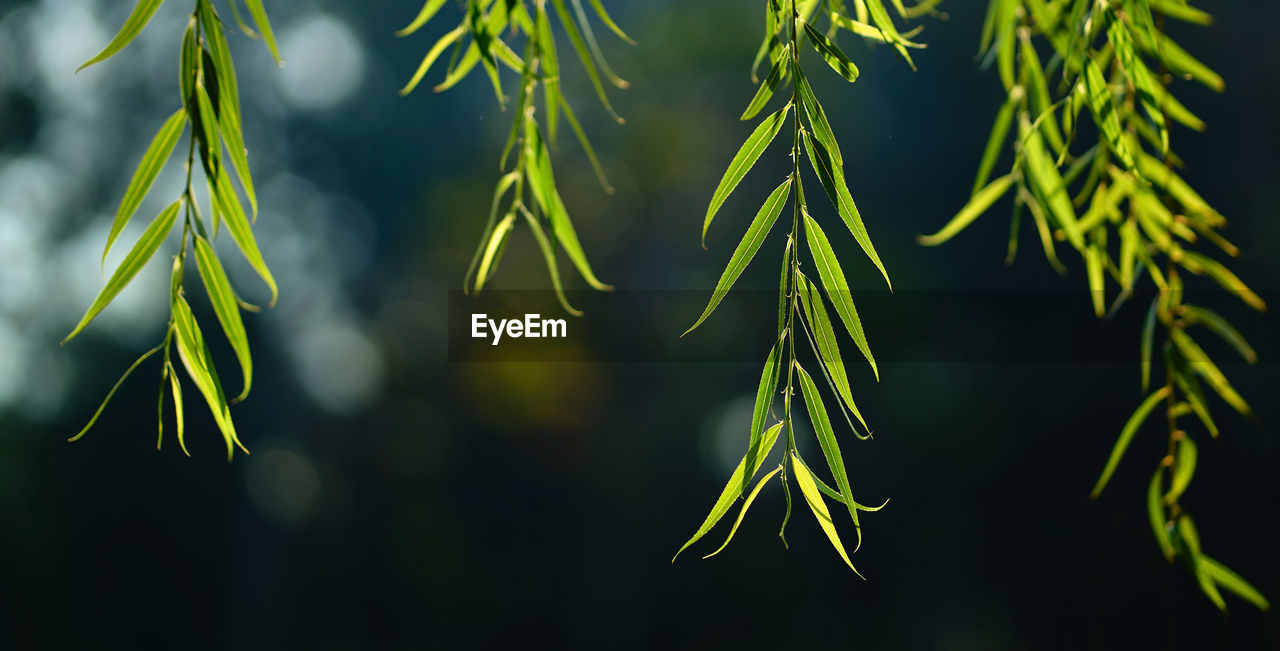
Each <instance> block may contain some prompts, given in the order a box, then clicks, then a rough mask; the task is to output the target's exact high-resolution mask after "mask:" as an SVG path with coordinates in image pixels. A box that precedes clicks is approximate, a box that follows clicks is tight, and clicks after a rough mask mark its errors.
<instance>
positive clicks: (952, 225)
mask: <svg viewBox="0 0 1280 651" xmlns="http://www.w3.org/2000/svg"><path fill="white" fill-rule="evenodd" d="M1011 187H1013V175H1012V174H1005V175H1004V176H1002V177H1000V178H998V179H996V180H994V181H992V182H991V184H990V185H988V186H986V187H984V188H982V189H981V190H979V191H978V192H977V193H975V194H974V195H973V198H972V199H970V200H969V203H967V204H965V206H964V207H963V208H961V209H960V212H958V213H956V216H955V217H952V218H951V221H949V222H947V224H946V225H945V226H943V227H942V229H941V230H939V231H938V232H937V233H934V234H933V235H921V236H919V237H917V238H916V241H917V242H919V243H920V244H923V245H924V246H937V245H939V244H942V243H943V242H946V241H947V240H949V239H951V238H952V237H955V235H956V234H957V233H959V232H960V231H962V230H964V229H965V228H966V227H968V226H969V224H972V223H973V221H974V220H975V219H977V218H978V217H981V216H982V215H983V214H984V213H986V212H987V211H988V210H990V209H991V206H992V204H994V203H995V202H996V201H999V200H1000V197H1003V196H1004V195H1005V193H1006V192H1008V191H1009V188H1011Z"/></svg>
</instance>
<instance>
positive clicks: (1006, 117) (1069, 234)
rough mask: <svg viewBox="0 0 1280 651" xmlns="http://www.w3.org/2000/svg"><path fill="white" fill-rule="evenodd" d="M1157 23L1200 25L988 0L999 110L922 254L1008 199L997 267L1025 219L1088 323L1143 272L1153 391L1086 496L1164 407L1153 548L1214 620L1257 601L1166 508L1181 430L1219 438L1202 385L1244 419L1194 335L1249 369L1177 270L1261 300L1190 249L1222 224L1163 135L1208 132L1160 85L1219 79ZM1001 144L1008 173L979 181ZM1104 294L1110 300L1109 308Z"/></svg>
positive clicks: (1172, 12) (1115, 3) (1201, 18)
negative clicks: (1009, 151) (1221, 343)
mask: <svg viewBox="0 0 1280 651" xmlns="http://www.w3.org/2000/svg"><path fill="white" fill-rule="evenodd" d="M1167 18H1169V19H1175V20H1182V21H1186V22H1191V23H1196V24H1200V25H1207V24H1209V23H1210V22H1211V19H1210V17H1209V15H1208V14H1206V13H1204V12H1202V11H1200V10H1199V9H1196V8H1194V7H1192V6H1190V5H1189V4H1188V3H1187V2H1184V1H1183V0H992V1H991V3H990V5H989V8H988V11H987V18H986V24H985V27H984V30H983V34H982V45H981V49H982V50H983V51H984V52H985V53H986V60H987V61H988V62H991V61H995V63H996V67H997V69H998V71H999V74H1000V79H1001V82H1002V83H1003V84H1004V87H1005V90H1006V91H1007V93H1008V99H1007V100H1006V101H1005V103H1004V105H1003V106H1002V107H1001V108H1000V111H999V113H998V114H997V117H996V122H995V127H994V128H993V129H992V132H991V137H990V139H989V141H988V143H987V147H986V151H985V152H984V154H983V157H982V161H981V163H980V165H979V168H978V176H977V178H976V179H975V181H974V186H973V187H974V190H973V193H972V197H971V198H970V201H969V203H968V204H967V205H966V206H965V207H964V208H963V209H961V211H960V212H959V213H958V214H957V215H956V216H955V217H954V218H953V219H952V220H951V221H950V222H949V223H948V224H947V225H946V226H944V227H943V228H942V229H941V230H940V231H938V232H937V233H935V234H933V235H930V236H927V237H921V238H920V242H921V243H922V244H925V245H928V246H932V245H937V244H941V243H943V242H946V241H947V240H949V239H951V238H952V237H953V236H955V235H956V234H957V233H959V232H960V231H962V230H963V229H964V228H965V227H967V226H968V225H969V224H970V223H972V222H973V221H974V220H975V219H977V218H978V217H979V216H981V215H982V214H984V213H986V212H988V211H989V210H990V208H991V206H992V205H993V204H994V203H995V202H996V201H997V200H999V199H1000V198H1001V197H1002V196H1004V195H1006V194H1009V193H1010V192H1012V193H1013V195H1014V197H1013V201H1014V213H1013V222H1012V227H1011V229H1010V238H1009V256H1008V259H1009V261H1010V262H1012V260H1013V258H1014V255H1015V254H1016V252H1017V245H1018V241H1017V238H1018V231H1019V224H1020V218H1021V214H1022V212H1023V211H1024V210H1025V211H1026V212H1028V213H1030V215H1031V218H1032V220H1033V222H1034V224H1035V227H1036V231H1037V233H1038V235H1039V239H1040V244H1041V246H1042V247H1043V249H1044V253H1045V257H1046V258H1047V259H1048V260H1049V263H1050V264H1051V265H1052V266H1053V267H1054V268H1055V269H1057V270H1058V271H1059V272H1061V273H1065V272H1066V267H1065V266H1064V265H1063V264H1062V263H1061V262H1060V261H1059V259H1058V255H1057V250H1056V249H1057V243H1058V242H1061V241H1066V242H1067V244H1068V245H1069V246H1070V247H1071V249H1072V250H1074V251H1075V252H1076V253H1077V254H1079V256H1080V258H1081V259H1082V261H1083V262H1084V267H1085V272H1086V277H1087V279H1088V284H1089V289H1090V295H1091V298H1092V306H1093V309H1094V312H1095V314H1097V315H1098V317H1100V318H1102V317H1105V316H1108V315H1109V314H1111V313H1114V312H1115V311H1116V310H1117V309H1118V308H1119V307H1120V306H1121V305H1122V304H1123V303H1124V302H1125V301H1126V300H1128V299H1129V298H1130V297H1131V296H1132V295H1133V293H1134V288H1135V286H1136V285H1137V283H1138V282H1140V281H1141V279H1142V277H1143V276H1144V275H1146V276H1149V277H1150V278H1151V281H1152V282H1153V283H1154V285H1155V286H1156V288H1157V289H1158V290H1159V294H1158V296H1157V297H1156V298H1155V300H1153V301H1152V303H1151V305H1150V307H1149V309H1148V312H1147V318H1146V322H1145V325H1144V327H1143V332H1142V337H1141V345H1140V350H1141V356H1142V357H1141V385H1142V390H1143V392H1146V391H1148V390H1149V384H1150V381H1151V369H1152V366H1153V363H1154V362H1153V360H1152V358H1153V356H1154V351H1155V350H1156V345H1155V344H1156V331H1157V329H1158V328H1157V325H1158V326H1159V330H1161V331H1162V333H1163V336H1162V337H1161V339H1162V340H1163V344H1162V346H1161V352H1162V355H1161V358H1162V360H1163V367H1164V375H1165V381H1164V383H1163V385H1162V386H1161V387H1160V388H1159V389H1157V390H1156V391H1155V392H1154V393H1151V394H1149V395H1148V396H1147V398H1146V399H1145V400H1144V401H1143V402H1142V404H1141V405H1139V407H1138V409H1137V410H1136V411H1135V412H1134V413H1133V415H1132V416H1131V417H1130V418H1129V420H1128V422H1127V423H1126V424H1125V426H1124V428H1123V429H1122V430H1121V433H1120V437H1119V439H1118V440H1117V441H1116V444H1115V447H1114V449H1113V450H1112V452H1111V456H1110V458H1109V459H1108V460H1107V463H1106V467H1105V468H1104V469H1103V472H1102V475H1101V477H1099V479H1098V481H1097V484H1096V485H1095V486H1094V488H1093V492H1092V496H1093V497H1095V498H1096V497H1098V496H1099V495H1100V494H1101V493H1102V490H1103V489H1104V488H1105V487H1106V485H1107V482H1108V481H1109V480H1110V479H1111V476H1112V474H1113V473H1114V471H1115V470H1116V468H1117V466H1118V465H1119V463H1120V460H1121V458H1122V457H1123V456H1124V453H1125V451H1126V450H1127V449H1128V447H1129V443H1130V442H1131V441H1132V439H1133V437H1134V436H1135V434H1136V433H1137V432H1138V430H1139V429H1141V427H1142V426H1143V424H1144V423H1145V422H1146V420H1147V419H1148V417H1149V416H1150V415H1151V413H1152V412H1154V411H1155V409H1156V408H1157V407H1159V406H1160V405H1162V404H1163V405H1164V407H1165V416H1166V418H1165V422H1166V425H1167V431H1168V441H1169V446H1168V454H1167V455H1166V456H1165V457H1164V458H1163V459H1161V460H1160V462H1159V464H1158V465H1157V468H1156V472H1155V475H1154V476H1153V477H1152V480H1151V484H1150V489H1149V492H1148V499H1147V507H1148V516H1149V519H1150V521H1151V526H1152V530H1153V532H1154V533H1155V537H1156V540H1157V542H1158V543H1159V545H1160V549H1161V551H1162V553H1163V554H1164V556H1165V558H1166V559H1168V560H1169V562H1171V563H1172V562H1174V561H1180V562H1181V563H1182V564H1183V565H1184V566H1186V567H1187V568H1188V569H1189V570H1190V571H1191V573H1192V574H1194V575H1195V577H1196V579H1197V581H1198V582H1199V584H1200V587H1201V589H1202V590H1203V591H1204V593H1205V594H1206V595H1207V596H1208V597H1209V599H1210V600H1212V601H1213V603H1214V604H1216V605H1217V606H1218V607H1219V608H1221V609H1223V610H1225V609H1226V604H1225V602H1224V601H1223V599H1222V596H1221V594H1220V593H1219V588H1225V589H1226V590H1228V591H1230V592H1233V593H1235V594H1236V595H1238V596H1240V597H1242V598H1244V599H1245V600H1247V601H1249V602H1251V603H1253V604H1254V605H1256V606H1257V607H1259V608H1261V609H1264V610H1265V609H1267V608H1268V607H1269V604H1268V602H1267V600H1266V599H1265V598H1264V597H1263V596H1262V595H1261V594H1260V593H1259V592H1258V591H1257V590H1256V589H1255V588H1254V587H1253V586H1251V585H1249V583H1247V582H1246V581H1244V580H1243V579H1241V578H1240V577H1239V576H1237V575H1236V574H1235V573H1234V572H1232V571H1231V570H1229V569H1227V568H1226V567H1224V566H1223V565H1222V564H1220V563H1219V562H1217V561H1215V560H1214V559H1212V558H1210V557H1209V556H1207V555H1205V554H1204V553H1203V552H1202V551H1201V548H1200V537H1199V534H1198V533H1197V532H1196V528H1195V524H1194V523H1193V521H1192V519H1191V516H1190V515H1189V514H1188V513H1187V512H1186V509H1185V508H1184V507H1183V506H1182V504H1181V503H1180V501H1179V500H1180V498H1181V497H1182V495H1183V494H1184V492H1185V491H1186V490H1187V487H1188V485H1189V484H1190V482H1191V478H1192V476H1193V475H1194V473H1195V469H1196V445H1195V442H1194V441H1193V439H1192V438H1191V437H1190V435H1189V434H1188V433H1187V431H1186V429H1184V425H1183V421H1185V420H1191V419H1194V420H1197V421H1199V422H1200V424H1201V425H1202V426H1203V428H1204V430H1205V431H1207V432H1208V433H1209V434H1210V436H1212V437H1215V438H1216V437H1217V436H1218V426H1217V425H1216V424H1215V422H1214V420H1213V418H1212V417H1211V416H1210V412H1209V404H1208V401H1207V399H1206V395H1205V391H1204V385H1206V384H1207V385H1208V387H1209V389H1211V390H1212V392H1213V393H1215V394H1217V395H1218V397H1219V398H1221V399H1222V400H1223V401H1224V402H1226V403H1227V404H1228V405H1229V406H1231V408H1232V409H1234V410H1236V411H1237V412H1239V413H1241V414H1243V415H1246V416H1248V415H1251V414H1252V411H1251V409H1250V407H1249V405H1248V403H1246V402H1245V401H1244V399H1243V398H1242V397H1241V396H1240V394H1239V393H1237V392H1236V390H1235V389H1234V388H1233V387H1232V386H1231V384H1230V382H1229V381H1228V380H1227V378H1226V376H1225V375H1224V374H1223V373H1222V371H1221V370H1220V369H1219V368H1218V366H1217V365H1216V364H1215V363H1214V362H1213V361H1212V360H1211V359H1210V358H1209V357H1208V355H1206V354H1205V352H1204V350H1203V349H1202V348H1201V347H1200V345H1199V344H1198V343H1197V342H1196V341H1195V339H1194V338H1193V334H1194V333H1196V332H1199V328H1203V329H1204V330H1207V331H1209V332H1212V333H1213V334H1215V335H1217V336H1219V337H1221V338H1222V339H1223V340H1225V341H1226V342H1227V343H1228V344H1230V345H1231V346H1232V347H1234V348H1235V349H1236V350H1237V351H1238V352H1239V354H1240V355H1241V357H1243V358H1244V359H1245V360H1246V361H1247V362H1249V363H1253V362H1254V361H1256V359H1257V355H1256V354H1255V353H1254V351H1253V349H1252V348H1250V347H1249V345H1248V343H1246V342H1245V340H1244V338H1243V337H1242V336H1241V335H1240V333H1239V332H1238V331H1236V329H1235V328H1234V327H1233V326H1231V325H1230V324H1229V323H1228V322H1227V321H1226V320H1225V319H1223V318H1222V317H1221V316H1219V315H1217V314H1216V313H1214V312H1213V311H1211V310H1209V309H1208V308H1205V307H1201V306H1198V305H1191V304H1187V303H1184V302H1183V279H1182V274H1183V273H1184V272H1185V273H1190V274H1192V275H1195V276H1202V275H1203V276H1208V277H1209V278H1210V279H1212V280H1213V281H1214V282H1215V283H1217V284H1218V285H1219V286H1220V287H1222V288H1223V289H1225V290H1227V291H1228V292H1230V293H1232V294H1234V295H1236V296H1237V297H1239V298H1240V300H1242V301H1243V302H1244V303H1245V304H1247V305H1249V306H1250V307H1253V308H1255V309H1257V310H1260V311H1261V310H1265V309H1266V304H1265V303H1264V302H1263V300H1262V299H1261V298H1260V297H1259V296H1258V295H1257V294H1256V293H1254V292H1253V291H1252V290H1251V289H1249V288H1248V287H1247V286H1246V285H1245V284H1244V283H1243V282H1242V281H1241V280H1240V279H1239V278H1238V277H1237V276H1236V275H1235V274H1234V273H1232V272H1231V271H1230V270H1228V269H1227V267H1226V266H1224V265H1223V264H1222V263H1221V262H1219V261H1217V260H1215V259H1214V258H1211V257H1209V256H1208V255H1206V254H1204V253H1199V252H1196V251H1194V250H1191V249H1190V248H1188V247H1191V246H1193V245H1196V244H1198V243H1199V242H1200V240H1201V238H1203V239H1204V240H1207V241H1209V242H1210V243H1212V244H1214V245H1216V246H1217V247H1219V248H1220V249H1221V250H1222V251H1223V252H1224V253H1226V254H1227V255H1228V256H1229V257H1236V256H1238V255H1239V250H1238V249H1237V248H1236V247H1235V246H1233V245H1232V244H1231V243H1229V242H1228V241H1227V240H1226V239H1225V238H1223V237H1222V235H1221V234H1220V231H1221V229H1222V228H1224V227H1225V225H1226V219H1225V218H1224V217H1223V216H1222V215H1221V214H1219V213H1218V212H1217V211H1216V210H1214V209H1213V208H1212V207H1211V206H1210V205H1209V203H1208V202H1206V201H1205V200H1204V199H1203V198H1202V197H1201V196H1200V195H1199V194H1197V193H1196V191H1195V190H1193V189H1192V188H1191V186H1190V185H1189V184H1188V183H1187V182H1186V181H1185V180H1183V179H1182V178H1181V177H1180V176H1179V175H1178V174H1177V173H1176V172H1175V171H1174V170H1175V169H1177V168H1180V167H1182V160H1181V159H1180V158H1179V157H1178V156H1177V154H1175V153H1174V152H1173V150H1172V149H1171V147H1170V130H1171V127H1172V124H1173V123H1177V124H1181V125H1183V126H1186V127H1190V128H1192V129H1195V130H1197V131H1200V130H1203V129H1204V127H1205V125H1204V122H1203V121H1202V120H1201V119H1200V118H1199V117H1197V116H1196V115H1195V114H1194V113H1192V112H1191V111H1190V110H1189V109H1188V108H1187V107H1186V106H1184V105H1183V104H1182V103H1181V102H1179V101H1178V100H1177V99H1176V98H1175V97H1174V96H1173V95H1172V93H1170V91H1169V90H1168V88H1167V82H1168V81H1169V79H1170V77H1172V76H1177V77H1181V78H1184V79H1188V80H1194V81H1197V82H1199V83H1201V84H1203V85H1205V86H1208V87H1209V88H1212V89H1214V90H1217V91H1221V90H1223V81H1222V78H1221V77H1219V76H1218V75H1217V73H1215V72H1213V71H1212V70H1210V69H1209V68H1208V67H1207V66H1205V65H1204V64H1203V63H1201V62H1200V61H1198V60H1196V59H1195V58H1194V57H1193V56H1192V55H1190V54H1189V53H1187V52H1186V51H1185V50H1183V49H1182V48H1181V47H1180V46H1178V45H1177V44H1176V43H1175V42H1174V41H1173V40H1172V39H1170V38H1169V37H1168V36H1167V35H1166V34H1165V32H1164V29H1163V27H1164V21H1165V19H1167ZM1042 43H1043V44H1045V45H1047V46H1048V49H1049V51H1050V52H1051V53H1052V56H1051V58H1050V59H1049V63H1048V64H1047V65H1046V64H1042V63H1041V59H1040V50H1041V49H1042V46H1041V44H1042ZM1058 68H1060V70H1058ZM1086 111H1087V112H1088V115H1089V117H1090V118H1091V122H1092V124H1093V126H1094V127H1095V131H1096V134H1097V135H1096V139H1095V140H1091V141H1090V142H1086V143H1083V144H1086V145H1089V147H1088V148H1087V149H1085V150H1084V151H1083V152H1080V153H1078V154H1077V153H1073V149H1075V150H1079V149H1080V147H1073V145H1075V144H1076V143H1075V141H1076V140H1077V139H1078V138H1077V136H1078V135H1079V132H1080V127H1081V122H1082V118H1081V114H1082V113H1084V112H1086ZM1015 120H1016V124H1017V130H1016V131H1014V130H1013V125H1014V123H1015ZM1010 132H1012V133H1013V135H1012V137H1011V136H1010ZM1081 139H1082V138H1081ZM1010 141H1012V143H1013V152H1014V164H1013V168H1012V169H1011V170H1010V172H1009V173H1008V174H1006V175H1004V176H1001V177H999V178H997V179H995V180H993V181H989V179H990V175H991V172H992V170H993V169H994V168H995V165H996V163H997V160H998V159H999V157H1000V152H1001V150H1002V149H1003V148H1004V147H1005V146H1006V143H1007V142H1010ZM1110 283H1114V284H1115V285H1117V286H1118V287H1119V293H1118V295H1117V296H1116V298H1115V300H1114V301H1113V302H1112V304H1111V306H1110V307H1108V306H1107V305H1106V294H1107V290H1108V285H1109V284H1110Z"/></svg>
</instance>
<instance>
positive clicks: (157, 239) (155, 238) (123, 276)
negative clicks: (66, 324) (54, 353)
mask: <svg viewBox="0 0 1280 651" xmlns="http://www.w3.org/2000/svg"><path fill="white" fill-rule="evenodd" d="M181 207H182V200H178V201H175V202H173V203H172V204H170V205H169V207H168V208H165V209H164V210H163V211H161V212H160V214H159V215H157V216H156V218H155V219H153V220H151V225H150V226H147V230H145V231H143V233H142V237H140V238H138V242H137V243H136V244H134V245H133V248H132V249H131V250H130V251H129V253H128V254H127V255H126V256H125V257H124V260H123V261H121V263H120V266H119V267H117V268H116V270H115V273H113V274H111V278H110V280H108V281H107V284H106V286H105V287H103V288H102V291H101V292H99V293H98V297H97V298H96V299H94V301H93V304H92V305H90V306H89V310H88V311H87V312H85V313H84V316H83V317H82V318H81V319H80V323H78V324H76V327H75V329H73V330H72V331H71V334H69V335H67V337H66V339H63V340H62V343H63V344H65V343H67V342H68V341H71V340H72V339H73V338H75V336H76V335H78V334H80V331H81V330H84V329H85V327H86V326H88V325H89V322H90V321H93V319H94V317H96V316H98V313H99V312H101V311H102V310H103V308H105V307H106V306H107V305H108V304H109V303H111V301H112V300H113V299H115V297H116V295H118V294H119V293H120V290H122V289H124V288H125V287H126V286H127V285H128V284H129V282H130V281H132V280H133V277H134V276H136V275H138V272H139V271H141V270H142V267H143V266H145V265H146V264H147V261H149V260H151V258H152V256H154V255H155V253H156V250H157V249H159V248H160V245H161V244H163V243H164V240H165V238H166V237H168V236H169V231H171V230H173V223H174V221H176V219H177V217H178V209H179V208H181Z"/></svg>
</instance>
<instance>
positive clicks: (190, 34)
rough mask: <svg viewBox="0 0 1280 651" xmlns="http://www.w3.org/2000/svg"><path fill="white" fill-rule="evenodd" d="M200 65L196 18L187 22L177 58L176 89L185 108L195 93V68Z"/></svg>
mask: <svg viewBox="0 0 1280 651" xmlns="http://www.w3.org/2000/svg"><path fill="white" fill-rule="evenodd" d="M199 65H200V46H199V45H198V44H197V43H196V17H195V16H192V17H191V18H190V19H188V20H187V31H186V32H184V33H183V34H182V50H181V53H180V55H179V56H178V87H179V88H181V89H182V105H183V106H187V105H188V104H190V103H191V99H192V98H193V97H194V93H195V83H196V68H197V66H199Z"/></svg>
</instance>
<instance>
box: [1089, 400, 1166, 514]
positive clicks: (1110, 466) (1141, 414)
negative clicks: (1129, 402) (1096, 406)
mask: <svg viewBox="0 0 1280 651" xmlns="http://www.w3.org/2000/svg"><path fill="white" fill-rule="evenodd" d="M1168 397H1169V387H1161V388H1160V390H1159V391H1156V392H1155V393H1153V394H1151V395H1149V396H1147V399H1146V400H1143V401H1142V404H1141V405H1138V409H1137V410H1135V411H1134V412H1133V415H1132V416H1130V417H1129V420H1128V422H1126V423H1125V424H1124V428H1123V429H1121V430H1120V438H1118V439H1116V444H1115V447H1114V448H1112V450H1111V456H1110V457H1109V458H1108V459H1107V465H1106V467H1104V468H1103V469H1102V476H1101V477H1098V482H1097V483H1096V484H1094V486H1093V491H1092V492H1091V493H1090V496H1091V497H1094V498H1097V497H1098V496H1099V495H1101V494H1102V489H1104V488H1106V486H1107V482H1108V481H1110V480H1111V475H1112V474H1113V473H1115V471H1116V466H1119V465H1120V459H1122V458H1124V453H1125V451H1126V450H1128V449H1129V443H1130V442H1131V441H1133V435H1134V434H1137V433H1138V430H1139V429H1140V428H1141V427H1142V424H1143V423H1144V422H1146V420H1147V416H1149V415H1151V411H1152V410H1153V409H1155V408H1156V406H1157V405H1159V404H1160V401H1162V400H1164V399H1166V398H1168Z"/></svg>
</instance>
